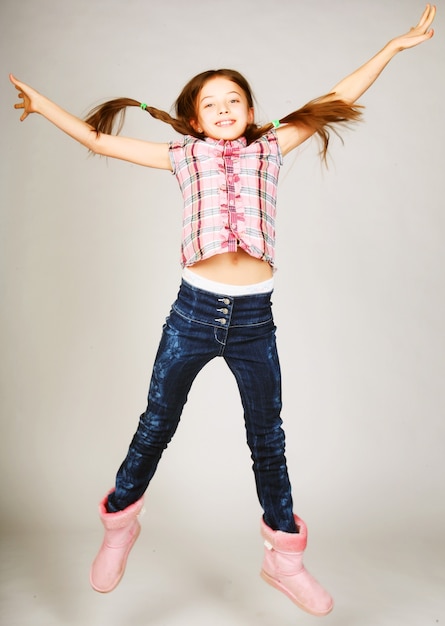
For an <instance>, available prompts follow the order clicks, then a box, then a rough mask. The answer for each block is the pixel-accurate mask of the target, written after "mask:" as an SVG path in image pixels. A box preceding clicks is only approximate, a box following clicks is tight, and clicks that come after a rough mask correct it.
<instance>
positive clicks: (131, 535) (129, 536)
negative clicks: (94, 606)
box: [90, 495, 143, 593]
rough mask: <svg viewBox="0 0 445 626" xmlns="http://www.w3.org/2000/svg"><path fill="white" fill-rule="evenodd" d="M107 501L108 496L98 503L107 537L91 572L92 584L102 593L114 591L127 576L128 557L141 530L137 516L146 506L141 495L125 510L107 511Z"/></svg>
mask: <svg viewBox="0 0 445 626" xmlns="http://www.w3.org/2000/svg"><path fill="white" fill-rule="evenodd" d="M107 501H108V495H107V496H105V498H104V499H103V500H102V502H100V504H99V514H100V518H101V520H102V524H103V525H104V527H105V536H104V540H103V542H102V546H101V548H100V550H99V552H98V554H97V556H96V558H95V559H94V562H93V565H92V566H91V572H90V582H91V586H92V587H93V589H94V590H95V591H99V592H100V593H108V592H109V591H113V589H114V588H115V587H117V585H118V584H119V582H120V580H121V578H122V576H123V575H124V572H125V565H126V563H127V557H128V555H129V553H130V550H131V548H132V547H133V544H134V542H135V541H136V539H137V538H138V536H139V533H140V531H141V526H140V524H139V521H138V517H137V516H138V515H139V513H140V512H141V509H142V505H143V498H141V499H140V500H138V501H137V502H135V503H134V504H131V505H130V506H128V507H127V508H126V509H124V510H123V511H118V512H117V513H108V511H107V508H106V506H107Z"/></svg>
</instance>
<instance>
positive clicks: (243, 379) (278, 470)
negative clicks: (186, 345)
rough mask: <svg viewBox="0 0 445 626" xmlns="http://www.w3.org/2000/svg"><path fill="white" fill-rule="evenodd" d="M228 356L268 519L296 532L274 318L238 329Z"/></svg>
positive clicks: (277, 526) (260, 496)
mask: <svg viewBox="0 0 445 626" xmlns="http://www.w3.org/2000/svg"><path fill="white" fill-rule="evenodd" d="M224 358H225V359H226V361H227V364H228V365H229V367H230V369H231V371H232V372H233V374H234V375H235V378H236V381H237V383H238V387H239V390H240V394H241V400H242V403H243V407H244V419H245V425H246V435H247V443H248V445H249V448H250V450H251V453H252V460H253V471H254V474H255V482H256V488H257V493H258V498H259V500H260V504H261V506H262V508H263V510H264V521H265V522H266V524H267V525H268V526H269V527H271V528H273V529H274V530H281V531H284V532H290V533H295V532H297V527H296V524H295V520H294V515H293V503H292V494H291V485H290V481H289V476H288V471H287V464H286V457H285V434H284V431H283V428H282V420H281V417H280V412H281V406H282V402H281V370H280V363H279V359H278V353H277V348H276V340H275V327H274V325H273V322H272V321H271V322H270V324H267V325H264V326H263V327H261V329H260V330H258V329H252V328H246V329H244V330H242V329H236V333H235V334H234V336H233V339H232V340H231V341H230V342H228V344H227V346H226V351H225V354H224Z"/></svg>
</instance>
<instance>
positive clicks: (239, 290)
mask: <svg viewBox="0 0 445 626" xmlns="http://www.w3.org/2000/svg"><path fill="white" fill-rule="evenodd" d="M182 278H183V279H184V280H185V281H186V282H187V283H189V284H190V285H193V287H197V288H198V289H203V290H204V291H210V292H212V293H218V294H223V295H226V296H251V295H255V294H257V293H270V292H271V291H272V290H273V285H274V279H273V278H269V279H268V280H264V281H262V282H261V283H254V284H252V285H228V284H226V283H218V282H216V281H214V280H209V279H208V278H203V277H202V276H199V275H198V274H195V272H191V271H190V270H189V269H188V268H187V267H184V269H183V270H182Z"/></svg>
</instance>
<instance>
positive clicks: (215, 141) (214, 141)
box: [205, 137, 247, 148]
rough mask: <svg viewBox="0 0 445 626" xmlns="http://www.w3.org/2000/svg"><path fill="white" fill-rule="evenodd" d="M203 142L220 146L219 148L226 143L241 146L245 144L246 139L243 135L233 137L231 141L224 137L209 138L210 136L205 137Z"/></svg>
mask: <svg viewBox="0 0 445 626" xmlns="http://www.w3.org/2000/svg"><path fill="white" fill-rule="evenodd" d="M205 142H206V143H208V144H210V145H211V146H221V148H223V147H224V146H225V144H227V143H230V144H232V145H233V146H240V147H243V148H245V147H246V146H247V140H246V138H245V137H239V138H238V139H233V140H232V141H226V140H225V139H211V138H210V137H206V138H205Z"/></svg>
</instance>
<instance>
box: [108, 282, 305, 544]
mask: <svg viewBox="0 0 445 626" xmlns="http://www.w3.org/2000/svg"><path fill="white" fill-rule="evenodd" d="M270 296H271V293H266V294H264V293H263V294H255V295H247V296H228V295H225V294H216V293H212V292H210V291H204V290H202V289H199V288H197V287H195V286H192V285H190V284H189V283H187V282H185V281H184V280H183V281H182V283H181V287H180V290H179V293H178V297H177V300H176V301H175V303H174V304H173V306H172V309H171V311H170V314H169V316H168V318H167V319H166V322H165V324H164V327H163V333H162V338H161V342H160V345H159V349H158V352H157V355H156V359H155V363H154V367H153V374H152V378H151V382H150V388H149V393H148V405H147V409H146V411H145V413H143V414H142V415H141V417H140V420H139V426H138V429H137V431H136V433H135V435H134V437H133V440H132V442H131V444H130V447H129V450H128V453H127V456H126V458H125V460H124V462H123V463H122V465H121V467H120V469H119V471H118V474H117V477H116V487H115V491H114V492H113V493H112V494H110V496H109V499H108V510H109V512H115V511H119V510H122V509H124V508H126V507H127V506H129V505H130V504H132V503H133V502H135V501H136V500H138V499H139V498H140V497H141V496H142V495H143V493H144V492H145V490H146V489H147V486H148V484H149V483H150V480H151V478H152V477H153V475H154V473H155V471H156V467H157V465H158V462H159V459H160V458H161V455H162V453H163V451H164V450H165V448H166V447H167V445H168V444H169V442H170V440H171V439H172V437H173V435H174V433H175V431H176V428H177V426H178V423H179V420H180V417H181V413H182V410H183V407H184V404H185V403H186V401H187V395H188V393H189V390H190V387H191V385H192V383H193V381H194V379H195V377H196V375H197V374H198V372H199V371H200V370H201V369H202V368H203V367H204V365H206V364H207V363H208V362H209V361H211V360H212V359H214V358H215V357H222V358H223V359H224V360H225V361H226V363H227V365H228V366H229V368H230V370H231V371H232V373H233V374H234V376H235V379H236V382H237V384H238V388H239V391H240V395H241V401H242V405H243V408H244V420H245V427H246V438H247V444H248V446H249V448H250V451H251V457H252V460H253V471H254V475H255V482H256V489H257V494H258V498H259V501H260V504H261V507H262V509H263V511H264V521H265V522H266V524H267V525H268V526H270V527H271V528H273V529H274V530H282V531H285V532H296V527H295V522H294V518H293V510H292V495H291V486H290V482H289V477H288V472H287V465H286V458H285V435H284V431H283V429H282V420H281V417H280V412H281V372H280V364H279V360H278V354H277V349H276V341H275V325H274V321H273V317H272V309H271V306H272V305H271V300H270ZM229 456H230V451H229V450H228V451H227V457H228V458H229Z"/></svg>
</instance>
